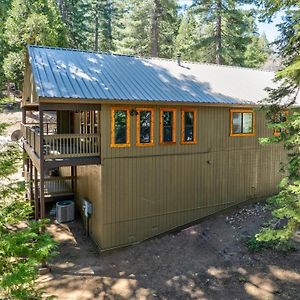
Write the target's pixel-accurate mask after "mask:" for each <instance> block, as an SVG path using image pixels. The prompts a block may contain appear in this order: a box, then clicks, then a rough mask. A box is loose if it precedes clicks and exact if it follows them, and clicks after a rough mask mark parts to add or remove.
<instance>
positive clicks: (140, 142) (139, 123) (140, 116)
mask: <svg viewBox="0 0 300 300" xmlns="http://www.w3.org/2000/svg"><path fill="white" fill-rule="evenodd" d="M136 111H137V117H136V145H137V146H153V145H154V141H153V135H154V109H153V108H137V109H136Z"/></svg>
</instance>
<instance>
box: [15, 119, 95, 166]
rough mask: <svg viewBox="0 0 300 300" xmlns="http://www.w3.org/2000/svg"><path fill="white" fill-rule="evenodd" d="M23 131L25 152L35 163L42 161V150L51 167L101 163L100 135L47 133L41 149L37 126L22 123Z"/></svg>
mask: <svg viewBox="0 0 300 300" xmlns="http://www.w3.org/2000/svg"><path fill="white" fill-rule="evenodd" d="M45 125H46V124H45ZM47 128H48V126H47ZM21 130H22V134H23V137H24V142H25V150H26V152H27V153H28V154H29V156H32V157H31V159H32V160H33V161H38V160H39V159H40V157H41V149H43V158H44V160H45V162H46V164H47V163H49V166H50V167H54V166H68V165H69V166H72V165H73V166H74V165H87V164H99V163H100V146H99V145H100V143H99V135H98V134H56V133H55V131H51V132H49V131H47V132H48V134H46V135H44V136H43V141H42V147H41V136H40V133H39V127H38V126H37V124H23V123H22V124H21ZM34 156H36V157H34Z"/></svg>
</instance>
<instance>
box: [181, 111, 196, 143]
mask: <svg viewBox="0 0 300 300" xmlns="http://www.w3.org/2000/svg"><path fill="white" fill-rule="evenodd" d="M185 112H193V113H194V120H193V137H194V140H193V141H190V142H187V141H185V140H184V130H185V128H184V113H185ZM196 124H197V109H196V108H182V109H181V142H180V143H181V144H182V145H193V144H197V137H196V132H197V130H196Z"/></svg>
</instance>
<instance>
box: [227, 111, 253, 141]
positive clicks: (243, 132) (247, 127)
mask: <svg viewBox="0 0 300 300" xmlns="http://www.w3.org/2000/svg"><path fill="white" fill-rule="evenodd" d="M254 127H255V121H254V111H253V110H243V109H231V110H230V136H254V135H255V128H254Z"/></svg>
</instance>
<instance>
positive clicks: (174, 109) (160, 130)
mask: <svg viewBox="0 0 300 300" xmlns="http://www.w3.org/2000/svg"><path fill="white" fill-rule="evenodd" d="M165 111H172V112H173V124H172V125H173V132H172V141H171V142H164V141H163V113H164V112H165ZM176 112H177V109H176V108H161V109H160V111H159V144H161V145H175V144H176Z"/></svg>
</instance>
